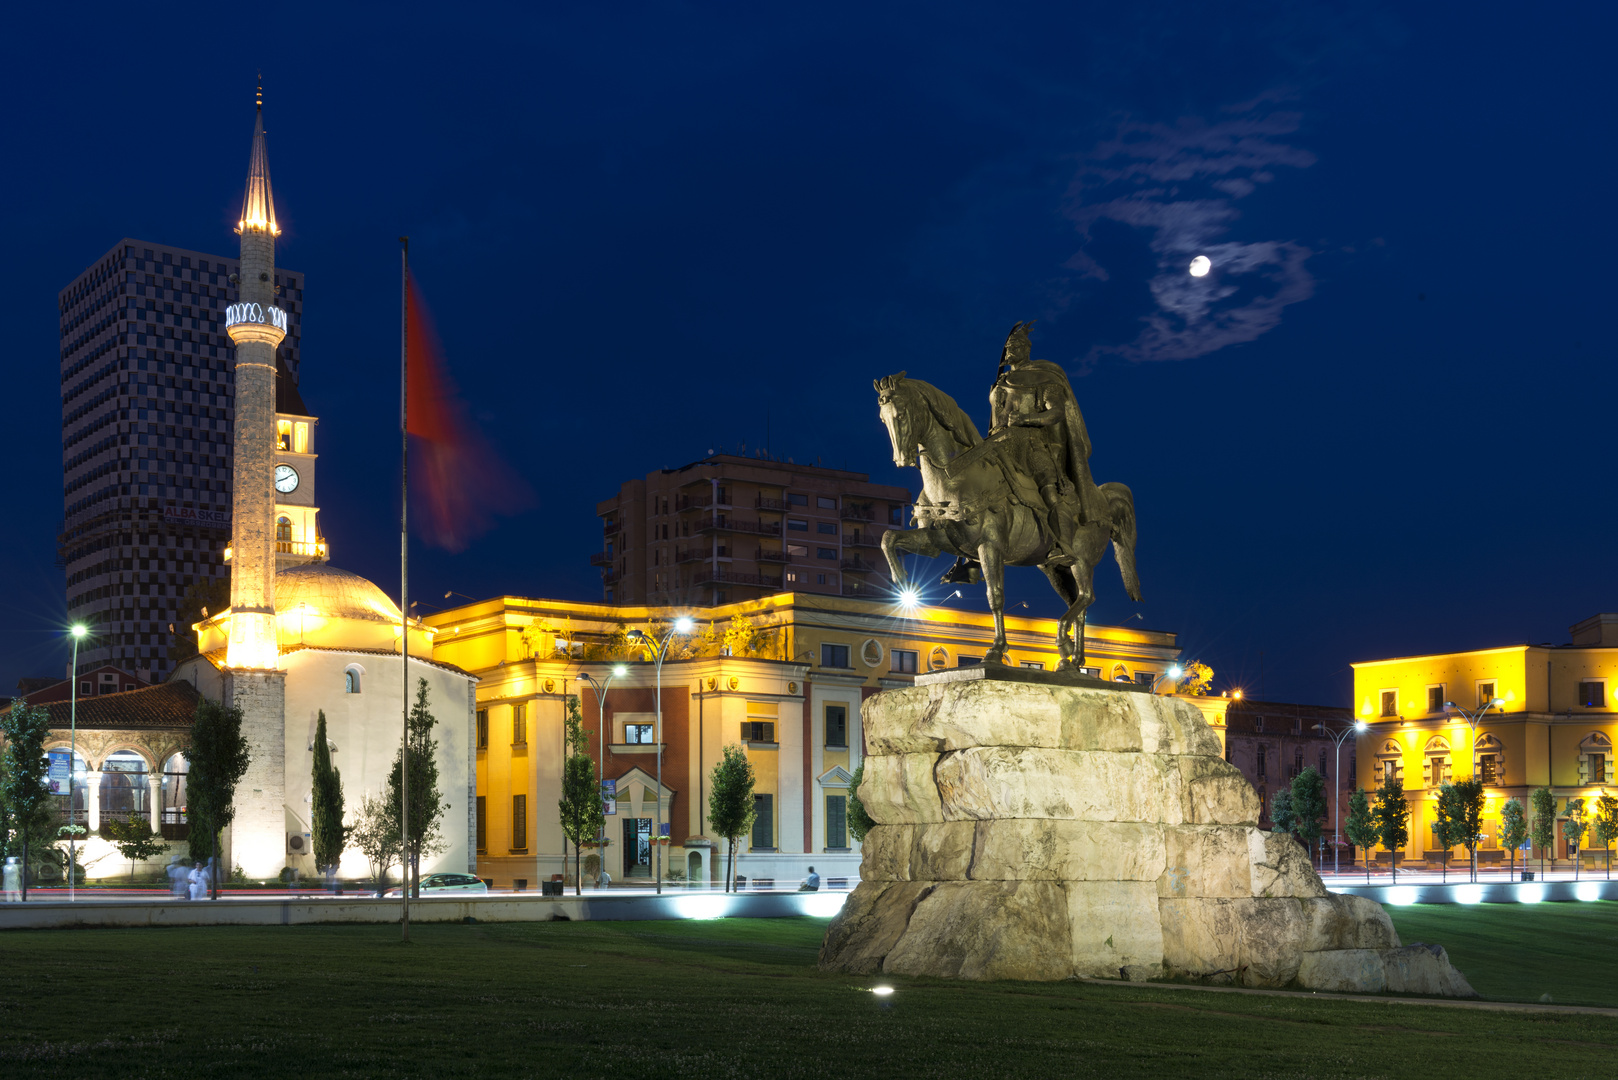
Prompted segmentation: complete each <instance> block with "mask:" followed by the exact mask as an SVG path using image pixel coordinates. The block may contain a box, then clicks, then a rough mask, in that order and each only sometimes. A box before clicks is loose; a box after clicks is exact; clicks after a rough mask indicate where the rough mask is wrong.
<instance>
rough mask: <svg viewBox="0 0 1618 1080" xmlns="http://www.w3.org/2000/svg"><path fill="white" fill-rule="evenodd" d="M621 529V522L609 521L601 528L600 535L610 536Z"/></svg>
mask: <svg viewBox="0 0 1618 1080" xmlns="http://www.w3.org/2000/svg"><path fill="white" fill-rule="evenodd" d="M623 527H624V525H623V522H621V521H609V522H607V523H606V524H605V525H603V526H601V535H602V536H611V535H612V534H613V533H615V532H617V531H618V530H619V529H621V528H623Z"/></svg>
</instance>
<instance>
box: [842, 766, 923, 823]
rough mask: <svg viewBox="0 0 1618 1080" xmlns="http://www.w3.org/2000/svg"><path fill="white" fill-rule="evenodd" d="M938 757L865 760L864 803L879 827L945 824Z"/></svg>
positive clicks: (861, 793)
mask: <svg viewBox="0 0 1618 1080" xmlns="http://www.w3.org/2000/svg"><path fill="white" fill-rule="evenodd" d="M937 762H938V755H937V754H882V755H874V756H872V757H868V758H866V759H865V778H864V780H863V781H862V782H861V783H860V790H859V797H860V802H861V803H862V804H863V805H864V806H865V812H866V813H867V814H870V815H871V820H872V821H874V822H876V823H877V824H879V825H910V824H915V823H917V822H922V821H943V820H944V808H943V806H942V805H941V804H940V802H939V798H938V783H937V781H935V780H934V779H933V767H934V765H936V764H937Z"/></svg>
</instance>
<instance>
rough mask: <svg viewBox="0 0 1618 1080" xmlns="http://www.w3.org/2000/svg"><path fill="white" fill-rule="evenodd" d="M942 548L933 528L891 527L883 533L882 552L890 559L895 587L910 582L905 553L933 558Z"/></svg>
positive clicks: (889, 567)
mask: <svg viewBox="0 0 1618 1080" xmlns="http://www.w3.org/2000/svg"><path fill="white" fill-rule="evenodd" d="M940 550H942V549H941V548H940V547H939V543H938V537H937V535H936V533H935V531H934V530H933V529H889V530H888V531H887V532H885V533H883V534H882V554H883V555H884V556H885V557H886V558H887V560H888V571H889V572H890V573H891V574H892V575H893V587H894V588H896V589H902V588H904V587H905V586H906V585H908V584H910V579H909V577H908V576H907V575H906V574H905V565H904V555H905V554H906V553H909V554H911V555H924V556H926V557H927V558H932V557H933V556H934V555H937V554H938V553H939V551H940Z"/></svg>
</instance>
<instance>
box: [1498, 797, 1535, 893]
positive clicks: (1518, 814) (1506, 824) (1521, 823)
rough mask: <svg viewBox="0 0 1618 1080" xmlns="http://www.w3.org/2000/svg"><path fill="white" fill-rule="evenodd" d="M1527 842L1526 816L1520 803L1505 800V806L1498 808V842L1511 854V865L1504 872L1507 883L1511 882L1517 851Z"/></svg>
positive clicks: (1515, 866)
mask: <svg viewBox="0 0 1618 1080" xmlns="http://www.w3.org/2000/svg"><path fill="white" fill-rule="evenodd" d="M1527 840H1528V815H1527V814H1526V813H1524V811H1523V808H1522V802H1521V801H1520V800H1518V799H1507V800H1506V804H1505V805H1504V806H1502V807H1501V808H1500V842H1501V843H1502V844H1504V845H1506V850H1507V851H1509V852H1510V853H1511V865H1510V866H1509V867H1508V868H1507V870H1506V880H1507V881H1510V880H1512V876H1513V874H1514V873H1515V871H1516V869H1517V849H1519V848H1521V847H1522V846H1523V844H1524V843H1525V842H1526V841H1527ZM1524 861H1525V862H1526V860H1524Z"/></svg>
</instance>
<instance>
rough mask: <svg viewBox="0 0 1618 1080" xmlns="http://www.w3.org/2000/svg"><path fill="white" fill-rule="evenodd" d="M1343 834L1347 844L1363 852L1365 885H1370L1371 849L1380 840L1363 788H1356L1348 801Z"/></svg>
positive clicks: (1369, 802)
mask: <svg viewBox="0 0 1618 1080" xmlns="http://www.w3.org/2000/svg"><path fill="white" fill-rule="evenodd" d="M1343 834H1344V835H1345V836H1347V837H1348V842H1349V843H1350V844H1353V845H1354V846H1355V847H1357V848H1359V849H1360V850H1361V851H1363V852H1365V883H1366V884H1367V885H1369V884H1370V883H1371V849H1372V848H1374V847H1376V845H1377V843H1378V842H1379V841H1380V840H1381V834H1379V833H1378V832H1377V828H1376V816H1375V815H1374V814H1373V813H1372V812H1371V800H1370V798H1369V797H1367V796H1366V794H1365V789H1364V788H1358V789H1356V790H1355V792H1354V794H1353V795H1352V796H1351V797H1350V798H1349V800H1348V820H1347V821H1345V822H1343Z"/></svg>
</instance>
